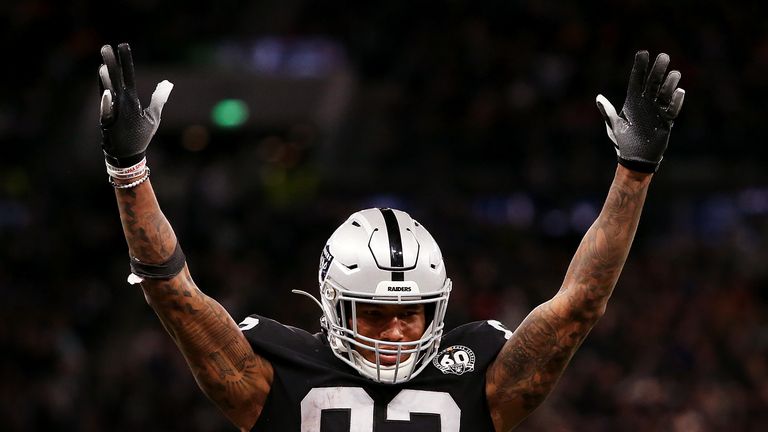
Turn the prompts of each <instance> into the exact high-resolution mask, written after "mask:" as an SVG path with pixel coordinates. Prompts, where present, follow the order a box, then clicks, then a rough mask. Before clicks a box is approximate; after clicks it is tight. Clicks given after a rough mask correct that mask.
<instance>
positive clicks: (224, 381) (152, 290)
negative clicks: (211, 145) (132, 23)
mask: <svg viewBox="0 0 768 432" xmlns="http://www.w3.org/2000/svg"><path fill="white" fill-rule="evenodd" d="M101 56H102V59H103V60H104V64H102V65H101V66H100V67H99V87H100V89H101V106H100V123H101V131H102V144H101V147H102V150H103V152H104V158H105V162H106V167H107V173H109V175H110V178H111V179H112V181H113V182H114V184H116V185H117V184H121V185H123V187H117V188H115V193H116V195H117V204H118V207H119V209H120V220H121V221H122V223H123V232H124V233H125V239H126V240H127V241H128V248H129V249H130V253H131V256H132V257H134V258H136V259H138V262H140V263H142V264H145V265H152V264H155V265H157V264H164V263H166V262H167V261H168V260H169V259H170V258H171V257H172V256H177V257H178V255H174V251H175V249H176V235H175V234H174V233H173V229H172V228H171V225H170V224H169V223H168V220H167V219H166V218H165V216H164V215H163V213H162V212H161V211H160V206H159V205H158V204H157V199H156V198H155V193H154V191H153V190H152V185H151V183H150V181H149V180H148V179H149V171H148V168H146V158H145V155H146V152H147V147H148V146H149V143H150V141H151V140H152V137H153V136H154V134H155V132H156V131H157V128H158V126H159V125H160V114H161V112H162V109H163V105H165V102H166V101H167V100H168V96H169V95H170V93H171V89H172V88H173V84H171V83H170V82H168V81H162V82H161V83H159V84H158V85H157V88H156V89H155V92H154V93H152V99H151V101H150V103H149V106H148V107H146V108H142V106H141V102H140V101H139V97H138V93H137V91H136V86H135V76H134V69H133V57H132V54H131V48H130V47H129V46H128V44H126V43H123V44H120V45H118V47H117V55H116V54H115V50H114V49H113V48H112V47H111V46H110V45H104V46H103V47H102V48H101ZM126 185H132V186H126ZM134 264H135V262H134ZM164 270H167V272H165V271H164V272H163V273H160V275H163V274H164V275H171V274H174V273H175V271H177V270H178V267H174V268H173V269H172V270H170V269H167V268H165V269H164ZM150 274H152V275H155V276H156V277H158V278H157V279H155V278H145V279H144V281H143V282H142V284H141V286H142V288H143V290H144V297H145V298H146V300H147V303H149V304H150V306H152V309H154V310H155V313H156V314H157V316H158V317H159V318H160V321H161V322H162V323H163V326H164V327H165V329H166V330H167V331H168V333H169V334H170V335H171V337H172V338H173V340H174V342H176V345H177V346H178V347H179V349H180V350H181V353H182V354H183V355H184V358H185V359H186V360H187V364H189V367H190V369H191V370H192V373H193V374H194V376H195V379H196V380H197V383H198V385H199V386H200V388H201V389H202V390H203V392H205V394H206V395H208V397H209V398H210V399H211V400H212V401H213V402H214V403H216V405H217V406H218V407H219V408H220V409H221V410H222V411H223V412H224V414H225V415H226V416H227V417H228V418H229V419H230V420H231V421H232V423H234V424H235V425H236V426H237V427H238V428H240V430H249V429H250V428H251V427H252V426H253V425H254V424H255V423H256V420H257V419H258V417H259V414H260V413H261V410H262V408H263V406H264V401H265V400H266V398H267V394H268V393H269V390H270V386H271V384H272V377H273V369H272V365H270V364H269V362H267V361H266V360H265V359H263V358H261V357H259V356H258V355H256V354H254V352H253V349H252V348H251V346H250V344H249V343H248V341H247V340H246V339H245V336H244V335H243V334H242V332H240V329H239V328H238V326H237V324H235V322H234V321H233V320H232V318H231V317H230V316H229V314H228V313H227V311H226V310H224V308H223V307H222V306H221V305H220V304H219V303H217V302H216V301H215V300H213V299H212V298H210V297H208V296H206V295H205V294H203V293H202V292H201V291H200V290H199V289H198V288H197V286H196V285H195V283H194V282H193V281H192V278H191V277H190V276H189V269H188V268H187V265H186V264H184V265H183V268H182V269H181V271H180V272H179V273H178V274H176V275H175V276H173V277H170V276H164V277H160V276H157V275H156V274H154V273H150Z"/></svg>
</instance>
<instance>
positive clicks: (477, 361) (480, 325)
mask: <svg viewBox="0 0 768 432" xmlns="http://www.w3.org/2000/svg"><path fill="white" fill-rule="evenodd" d="M511 336H512V331H511V330H509V329H508V328H506V327H505V326H504V325H503V324H502V323H501V322H499V321H496V320H487V321H474V322H471V323H467V324H464V325H462V326H459V327H456V328H455V329H453V330H451V331H450V332H448V333H447V334H446V335H445V336H444V337H443V342H442V343H441V344H440V348H441V351H440V352H439V353H438V355H437V356H436V357H435V360H434V361H433V363H434V366H435V367H436V368H437V369H439V370H441V371H442V372H443V373H447V372H451V368H456V367H459V366H460V365H458V364H456V363H455V362H452V360H454V361H455V360H457V357H456V353H457V352H459V351H462V350H463V351H466V353H467V355H468V356H469V360H468V361H471V365H472V367H473V369H475V370H478V371H483V372H484V371H485V370H486V369H487V368H488V366H490V364H491V363H493V361H494V360H495V359H496V356H497V355H498V354H499V351H501V348H502V347H503V346H504V343H506V341H507V340H508V339H509V338H510V337H511ZM446 355H447V357H446Z"/></svg>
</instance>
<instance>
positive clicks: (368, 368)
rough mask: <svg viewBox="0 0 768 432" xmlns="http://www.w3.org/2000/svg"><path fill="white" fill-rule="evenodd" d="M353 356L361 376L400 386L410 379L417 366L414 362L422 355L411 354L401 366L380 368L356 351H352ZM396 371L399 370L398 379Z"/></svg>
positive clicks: (382, 366)
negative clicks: (399, 384)
mask: <svg viewBox="0 0 768 432" xmlns="http://www.w3.org/2000/svg"><path fill="white" fill-rule="evenodd" d="M351 354H352V356H351V357H352V360H353V361H354V362H355V364H356V365H357V370H358V372H360V374H361V375H363V376H365V377H367V378H370V379H372V380H375V381H380V382H383V383H387V384H398V383H401V382H405V381H408V380H409V379H410V377H411V372H413V369H414V367H415V366H416V365H415V364H414V362H415V361H416V357H418V356H419V354H420V353H411V354H410V355H409V356H408V359H407V360H405V361H402V362H400V365H399V366H397V365H392V366H384V365H381V366H379V367H378V368H377V367H376V363H373V362H370V361H368V360H367V359H366V358H365V357H363V356H362V355H361V354H360V353H359V352H357V351H356V350H352V353H351ZM377 355H378V354H377ZM395 369H397V377H395Z"/></svg>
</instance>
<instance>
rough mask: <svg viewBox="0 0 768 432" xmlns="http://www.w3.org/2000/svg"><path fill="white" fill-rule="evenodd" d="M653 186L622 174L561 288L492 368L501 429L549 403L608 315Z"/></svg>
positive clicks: (492, 402)
mask: <svg viewBox="0 0 768 432" xmlns="http://www.w3.org/2000/svg"><path fill="white" fill-rule="evenodd" d="M649 182H650V178H649V177H638V176H637V175H636V174H634V173H631V172H628V171H623V169H622V168H620V169H619V171H618V172H617V175H616V179H614V182H613V184H612V186H611V189H610V191H609V193H608V198H607V199H606V202H605V205H604V206H603V210H602V212H601V213H600V216H599V217H598V218H597V220H596V221H595V223H594V224H593V225H592V227H591V228H590V229H589V230H588V231H587V233H586V234H585V236H584V239H583V240H582V241H581V244H580V245H579V248H578V250H577V251H576V254H575V255H574V257H573V260H572V261H571V264H570V266H569V268H568V271H567V273H566V277H565V280H564V282H563V286H562V287H561V288H560V291H558V293H557V294H556V295H555V297H554V298H552V299H551V300H549V301H547V302H546V303H544V304H542V305H540V306H538V307H537V308H536V309H534V310H533V311H532V312H531V313H530V314H529V315H528V317H526V318H525V320H523V322H522V323H521V324H520V326H519V327H518V328H517V330H516V331H515V332H514V334H513V335H512V337H511V338H510V339H509V340H508V341H507V342H506V344H505V345H504V347H503V348H502V349H501V352H499V355H498V356H497V358H496V360H495V361H494V363H493V364H492V365H491V367H490V368H489V369H488V371H487V373H486V379H487V382H486V395H487V397H488V403H489V406H490V409H491V416H492V418H493V422H494V425H495V426H496V430H497V431H505V430H509V429H511V428H512V427H514V426H515V425H516V424H518V423H519V422H520V421H522V420H523V419H524V418H525V417H526V416H527V415H528V414H530V413H531V412H532V411H533V410H534V409H535V408H536V407H537V406H539V405H540V404H541V403H542V402H543V401H544V399H545V398H546V397H547V395H548V394H549V393H550V391H551V390H552V388H553V387H554V386H555V384H556V383H557V380H558V379H559V378H560V375H562V372H563V370H564V369H565V367H566V366H567V365H568V362H569V361H570V359H571V357H572V356H573V354H574V352H575V351H576V350H577V349H578V347H579V346H580V345H581V343H582V342H583V341H584V338H585V337H586V336H587V334H588V333H589V331H590V330H591V329H592V326H594V324H595V323H596V322H597V320H598V319H599V318H600V317H601V316H602V314H603V312H604V310H605V306H606V304H607V302H608V298H609V297H610V295H611V293H612V292H613V288H614V286H615V285H616V281H617V280H618V278H619V274H620V273H621V269H622V267H623V266H624V262H625V260H626V258H627V255H628V254H629V248H630V246H631V244H632V240H633V238H634V235H635V231H636V229H637V224H638V221H639V219H640V212H641V210H642V206H643V202H644V201H645V195H646V192H647V190H648V184H649Z"/></svg>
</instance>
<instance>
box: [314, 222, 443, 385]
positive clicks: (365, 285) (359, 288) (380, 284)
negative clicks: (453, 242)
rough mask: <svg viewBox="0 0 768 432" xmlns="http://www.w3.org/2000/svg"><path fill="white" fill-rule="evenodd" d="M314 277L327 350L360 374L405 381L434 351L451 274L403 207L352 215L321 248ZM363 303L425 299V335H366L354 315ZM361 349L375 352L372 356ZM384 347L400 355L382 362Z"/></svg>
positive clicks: (432, 242) (386, 352)
mask: <svg viewBox="0 0 768 432" xmlns="http://www.w3.org/2000/svg"><path fill="white" fill-rule="evenodd" d="M318 281H319V283H320V301H321V303H322V309H323V318H322V319H321V321H322V324H323V328H324V330H325V332H326V334H327V337H328V342H329V343H330V346H331V349H332V350H333V353H334V354H335V355H336V357H338V358H340V359H341V360H343V361H344V362H345V363H347V364H349V365H350V366H352V367H353V368H355V369H356V370H357V371H358V372H359V373H360V374H361V375H363V376H365V377H367V378H370V379H372V380H374V381H377V382H382V383H388V384H396V383H401V382H405V381H408V380H410V379H411V378H414V377H415V376H416V375H418V374H419V373H420V372H421V371H423V370H424V368H425V367H427V365H429V363H430V362H431V361H432V359H433V358H434V357H435V355H436V354H437V350H438V347H439V345H440V338H441V337H442V334H443V319H444V318H445V311H446V308H447V306H448V297H449V295H450V292H451V280H450V279H449V278H447V277H446V273H445V266H444V264H443V256H442V254H441V253H440V248H439V247H438V245H437V243H436V242H435V240H434V239H433V238H432V236H431V235H430V234H429V232H427V230H426V229H425V228H424V227H423V226H422V225H421V224H420V223H418V222H416V221H415V220H413V219H411V217H410V216H409V215H408V214H407V213H405V212H402V211H400V210H394V209H386V208H385V209H367V210H362V211H359V212H357V213H355V214H353V215H352V216H350V217H349V219H347V221H346V222H344V223H343V224H342V225H341V226H340V227H339V228H337V229H336V231H335V232H334V233H333V235H331V238H330V239H329V240H328V243H326V245H325V248H324V249H323V252H322V255H321V257H320V271H319V273H318ZM361 303H368V304H423V305H424V306H425V308H424V309H425V315H426V322H425V331H424V334H423V335H422V337H421V338H420V339H419V340H416V341H409V342H393V341H384V340H381V339H374V338H370V337H366V336H363V335H361V334H360V333H359V332H358V329H357V316H356V311H357V305H358V304H361ZM382 346H386V347H387V348H386V349H385V348H382ZM358 351H372V352H373V353H374V355H375V356H374V357H375V359H376V361H375V362H372V361H369V360H367V359H366V358H364V357H363V355H361V354H360V352H358ZM382 354H383V355H388V356H392V355H397V361H396V363H395V364H394V365H390V366H387V365H383V364H382V362H381V355H382ZM406 356H407V358H406V359H405V360H403V361H402V362H401V360H400V359H401V358H405V357H406Z"/></svg>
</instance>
